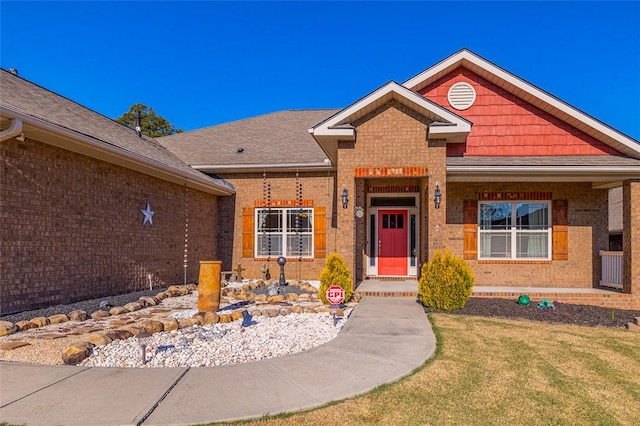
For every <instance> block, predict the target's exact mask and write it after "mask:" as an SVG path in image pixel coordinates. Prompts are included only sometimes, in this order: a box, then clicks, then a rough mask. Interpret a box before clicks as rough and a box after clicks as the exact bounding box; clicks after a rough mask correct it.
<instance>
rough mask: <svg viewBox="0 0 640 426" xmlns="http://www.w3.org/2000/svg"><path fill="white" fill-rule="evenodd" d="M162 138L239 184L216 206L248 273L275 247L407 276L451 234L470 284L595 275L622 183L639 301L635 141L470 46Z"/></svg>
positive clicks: (588, 284) (449, 241)
mask: <svg viewBox="0 0 640 426" xmlns="http://www.w3.org/2000/svg"><path fill="white" fill-rule="evenodd" d="M158 141H159V142H160V143H161V144H162V145H164V146H165V147H167V148H168V149H169V150H170V151H172V152H173V153H174V154H175V155H177V156H178V157H179V158H181V159H182V160H183V161H185V162H186V163H187V164H189V165H191V166H192V167H193V168H194V169H196V170H199V171H202V172H204V173H207V174H209V175H211V176H216V177H221V178H223V179H225V180H227V181H229V182H231V183H232V184H233V185H235V186H236V187H237V188H238V191H237V193H236V194H235V196H233V197H228V198H226V199H224V201H223V202H222V204H221V206H220V215H221V218H223V220H222V222H221V223H224V224H229V225H230V226H224V227H222V228H221V232H223V236H221V247H222V246H224V249H222V250H221V252H220V253H221V255H222V256H223V261H224V262H225V265H227V267H231V265H235V264H238V263H242V266H243V267H245V268H246V269H247V270H248V275H253V276H256V275H259V270H260V267H261V266H262V265H263V264H265V263H266V264H268V265H269V266H270V270H273V269H274V267H275V266H276V265H275V258H277V257H278V256H280V255H283V256H286V257H287V258H288V260H289V264H288V267H287V269H288V270H289V271H290V272H289V273H290V274H294V276H295V277H299V278H307V279H314V278H315V279H317V277H318V274H319V271H320V269H321V268H322V266H323V264H324V258H325V256H326V254H327V253H330V252H333V251H335V252H338V253H340V254H341V255H342V256H344V258H345V259H346V260H347V262H348V264H349V265H350V266H351V268H352V271H353V273H354V275H355V277H356V280H357V281H359V280H364V279H367V278H388V277H391V278H399V279H402V278H407V277H409V278H413V277H417V276H418V275H419V271H420V265H421V264H422V263H423V262H425V261H427V260H428V259H429V258H430V256H432V255H433V253H434V252H435V250H441V249H444V248H448V249H450V250H451V251H452V252H453V253H454V254H457V255H460V256H463V257H464V258H465V259H466V260H467V261H468V262H469V264H470V265H471V267H472V269H473V272H474V273H475V277H476V285H478V286H489V287H490V286H502V287H504V286H512V287H518V286H526V287H540V288H547V287H552V288H574V289H592V288H594V287H597V286H598V285H599V283H600V280H601V279H602V260H601V258H600V255H599V251H600V250H606V249H607V248H608V230H607V227H608V208H607V203H608V191H609V189H610V188H613V187H622V188H623V189H622V192H623V202H622V204H623V218H624V226H623V228H624V237H623V252H624V271H623V281H624V285H623V287H624V289H623V292H624V293H628V294H631V296H629V297H628V298H627V299H626V302H625V303H626V306H632V305H633V304H634V303H635V304H640V300H639V299H638V298H639V294H640V144H639V143H638V141H636V140H634V139H632V138H630V137H628V136H626V135H624V134H622V133H621V132H618V131H616V130H615V129H613V128H611V127H609V126H607V125H606V124H604V123H602V122H600V121H598V120H597V119H595V118H593V117H591V116H589V115H587V114H585V113H583V112H581V111H580V110H578V109H576V108H574V107H572V106H570V105H568V104H566V103H565V102H563V101H561V100H559V99H557V98H556V97H554V96H553V95H551V94H549V93H546V92H544V91H543V90H541V89H539V88H537V87H535V86H534V85H532V84H530V83H528V82H526V81H524V80H522V79H520V78H519V77H517V76H515V75H513V74H511V73H509V72H508V71H505V70H503V69H502V68H500V67H498V66H496V65H495V64H493V63H491V62H489V61H487V60H486V59H484V58H481V57H479V56H478V55H476V54H474V53H472V52H470V51H468V50H461V51H459V52H457V53H455V54H454V55H452V56H450V57H448V58H446V59H444V60H443V61H441V62H439V63H438V64H436V65H434V66H432V67H431V68H429V69H427V70H425V71H424V72H422V73H420V74H418V75H416V76H415V77H413V78H411V79H409V80H408V81H406V82H404V83H403V84H398V83H395V82H389V83H387V84H385V85H383V86H382V87H380V88H378V89H376V90H374V91H373V92H371V93H369V94H367V95H365V96H364V97H363V98H361V99H359V100H357V101H356V102H354V103H353V104H352V105H350V106H348V107H346V108H344V109H342V110H306V111H281V112H277V113H273V114H267V115H263V116H259V117H253V118H249V119H245V120H240V121H236V122H231V123H226V124H222V125H219V126H213V127H209V128H205V129H200V130H196V131H192V132H186V133H182V134H176V135H172V136H168V137H164V138H160V139H159V140H158ZM436 195H437V196H436ZM436 198H438V202H436Z"/></svg>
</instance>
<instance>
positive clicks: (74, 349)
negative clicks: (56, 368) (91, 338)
mask: <svg viewBox="0 0 640 426" xmlns="http://www.w3.org/2000/svg"><path fill="white" fill-rule="evenodd" d="M91 348H93V344H92V343H90V342H76V343H73V344H72V345H71V346H69V347H68V348H67V349H66V350H65V351H64V353H63V354H62V361H63V362H64V363H65V364H67V365H76V364H78V363H80V362H82V360H83V359H85V358H86V357H88V356H89V354H90V353H91Z"/></svg>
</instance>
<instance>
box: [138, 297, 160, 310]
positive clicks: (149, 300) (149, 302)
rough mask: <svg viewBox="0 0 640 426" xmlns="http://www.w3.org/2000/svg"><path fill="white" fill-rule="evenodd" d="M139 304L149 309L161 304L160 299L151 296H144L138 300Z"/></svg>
mask: <svg viewBox="0 0 640 426" xmlns="http://www.w3.org/2000/svg"><path fill="white" fill-rule="evenodd" d="M138 302H140V303H142V304H143V305H144V307H145V308H146V307H149V306H156V305H157V304H158V302H159V300H158V299H155V298H153V297H151V296H143V297H141V298H139V299H138Z"/></svg>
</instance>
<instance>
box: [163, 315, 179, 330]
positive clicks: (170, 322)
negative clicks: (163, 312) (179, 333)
mask: <svg viewBox="0 0 640 426" xmlns="http://www.w3.org/2000/svg"><path fill="white" fill-rule="evenodd" d="M159 321H160V322H161V323H162V327H163V328H164V331H173V330H177V329H179V328H180V324H179V323H178V320H177V319H175V318H173V317H166V318H161V319H160V320H159Z"/></svg>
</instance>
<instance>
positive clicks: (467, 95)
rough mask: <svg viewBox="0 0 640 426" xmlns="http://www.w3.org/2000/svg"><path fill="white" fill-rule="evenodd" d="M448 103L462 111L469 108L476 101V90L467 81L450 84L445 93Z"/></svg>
mask: <svg viewBox="0 0 640 426" xmlns="http://www.w3.org/2000/svg"><path fill="white" fill-rule="evenodd" d="M447 99H448V100H449V105H451V106H452V107H454V108H455V109H457V110H459V111H462V110H465V109H467V108H469V107H470V106H471V105H473V103H474V102H475V101H476V91H475V89H474V88H473V86H471V85H470V84H469V83H464V82H461V83H456V84H454V85H453V86H451V89H449V93H448V94H447Z"/></svg>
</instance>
